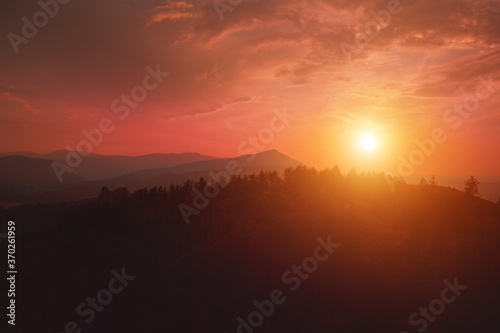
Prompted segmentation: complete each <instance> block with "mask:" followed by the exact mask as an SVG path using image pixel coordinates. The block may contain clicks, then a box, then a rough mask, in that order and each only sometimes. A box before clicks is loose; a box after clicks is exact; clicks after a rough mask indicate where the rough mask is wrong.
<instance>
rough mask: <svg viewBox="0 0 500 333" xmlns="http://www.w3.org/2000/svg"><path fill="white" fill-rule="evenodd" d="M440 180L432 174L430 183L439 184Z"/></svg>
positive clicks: (432, 184)
mask: <svg viewBox="0 0 500 333" xmlns="http://www.w3.org/2000/svg"><path fill="white" fill-rule="evenodd" d="M437 184H438V182H437V180H436V176H432V177H431V180H430V181H429V185H431V186H437Z"/></svg>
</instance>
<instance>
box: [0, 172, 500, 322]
mask: <svg viewBox="0 0 500 333" xmlns="http://www.w3.org/2000/svg"><path fill="white" fill-rule="evenodd" d="M202 197H204V198H202ZM180 207H190V208H191V209H193V211H192V212H194V211H196V212H195V213H192V214H190V215H189V224H188V223H186V218H185V217H186V216H185V214H184V215H183V211H182V209H181V208H180ZM0 214H1V218H2V220H11V219H12V220H15V221H16V224H17V225H18V226H19V230H18V239H19V243H20V245H19V249H18V254H19V258H18V262H19V263H22V269H23V275H20V281H19V286H22V287H20V288H19V290H20V296H19V298H20V302H19V304H23V305H22V309H20V313H21V311H22V313H25V314H26V315H27V316H28V315H29V317H30V322H27V321H25V322H24V323H25V325H27V327H28V328H33V327H36V328H37V330H41V331H52V332H54V331H56V330H57V329H58V328H60V327H63V326H62V325H64V323H65V322H67V321H68V320H70V319H72V318H74V317H75V313H74V308H75V306H76V305H77V304H78V303H80V302H81V301H82V300H85V299H86V297H88V296H89V295H91V294H94V295H95V292H97V291H98V290H100V289H102V288H103V284H105V283H107V281H108V280H109V272H110V270H111V269H119V268H121V267H127V272H128V273H129V274H132V275H135V276H137V278H136V279H135V280H134V281H133V283H132V284H131V285H130V287H127V289H126V291H124V292H123V293H122V294H123V295H122V294H120V295H119V297H118V296H117V297H116V301H113V304H111V305H110V306H109V307H107V308H106V311H104V312H103V313H101V314H99V315H98V316H97V318H96V320H95V322H93V323H92V327H88V329H87V331H90V332H111V331H123V332H139V331H148V332H163V331H164V328H165V327H170V328H174V329H176V331H180V332H200V331H204V332H225V331H228V332H230V331H235V329H236V324H237V322H236V320H235V318H236V317H237V316H239V315H244V314H247V313H249V312H250V311H251V309H252V301H253V300H255V299H258V300H261V299H264V298H265V297H268V296H269V292H270V291H271V290H273V289H275V288H277V287H279V286H280V285H281V282H280V278H281V275H282V273H283V272H284V271H286V270H287V269H289V268H290V266H291V265H292V264H294V263H298V262H301V261H302V259H304V258H305V257H307V256H310V255H311V251H312V250H313V249H314V246H315V244H316V239H317V238H318V237H326V236H328V235H331V236H332V239H333V240H334V242H336V243H340V244H342V246H341V247H340V248H339V249H338V251H336V252H335V255H334V256H332V257H331V259H329V261H328V262H326V263H325V265H324V266H322V268H320V270H319V271H318V272H317V273H315V275H314V276H313V277H311V279H310V280H308V281H304V286H303V287H301V289H300V290H299V291H297V292H296V293H295V294H294V296H293V297H295V298H293V297H291V296H290V297H289V301H287V303H286V304H285V305H284V306H282V307H281V308H280V309H279V310H277V311H276V313H275V314H274V315H273V316H272V317H271V318H269V319H266V323H265V324H264V325H263V326H262V328H260V329H259V330H260V331H261V332H278V331H290V332H292V331H294V332H306V331H311V332H320V331H322V332H330V331H335V332H362V331H371V332H387V331H389V330H392V331H398V332H399V331H402V330H405V329H406V330H409V329H410V328H408V327H407V326H408V314H409V313H412V312H413V311H416V310H418V307H419V306H420V305H423V304H426V302H427V304H428V302H429V300H430V299H432V298H433V297H434V293H435V292H439V290H441V289H442V280H443V279H444V278H449V279H451V278H453V277H454V276H460V279H461V280H464V281H466V283H469V284H471V285H474V289H473V290H474V291H471V292H470V293H469V295H470V296H469V297H470V299H467V297H468V296H464V303H463V306H464V307H463V308H460V307H459V308H457V309H455V311H454V312H452V311H451V310H450V316H449V317H445V319H443V320H442V321H440V322H438V323H436V324H435V326H434V327H435V328H436V329H437V328H439V329H442V330H443V331H445V329H448V330H449V331H452V332H468V331H471V330H476V331H477V330H480V329H487V328H488V329H490V328H492V327H494V326H492V325H494V324H495V323H496V319H495V318H496V317H495V315H494V314H496V313H497V312H498V311H497V312H495V310H499V309H500V305H499V302H498V299H500V291H498V289H497V288H496V289H495V286H496V284H497V282H496V281H498V279H499V278H500V267H499V264H498V263H497V262H498V261H497V260H493V258H497V257H498V255H500V246H499V242H498V239H499V237H500V205H498V204H496V205H495V204H493V203H491V202H488V201H485V200H482V199H480V198H477V197H475V196H473V195H468V194H466V193H464V192H461V191H458V190H454V189H451V188H445V187H441V186H437V185H436V184H434V185H429V184H422V185H408V184H405V183H404V182H402V181H400V180H395V179H391V178H387V177H386V176H384V175H383V174H377V173H361V174H359V173H357V172H355V171H351V172H349V173H348V174H347V175H343V174H342V173H341V172H340V171H339V169H338V168H332V169H328V170H321V171H318V170H315V169H311V168H307V167H303V166H300V167H297V168H291V169H287V170H286V171H285V172H284V174H283V175H279V174H278V173H276V172H261V173H259V174H255V175H240V176H233V177H232V178H231V179H229V180H227V181H226V180H221V181H220V182H218V183H208V182H207V181H206V180H205V179H203V178H202V179H199V180H198V181H187V182H185V183H184V184H182V185H168V186H158V187H155V188H151V189H142V190H139V191H136V192H134V193H129V192H128V191H127V190H126V189H123V188H122V189H114V190H110V189H107V188H103V189H102V191H101V194H100V195H99V197H98V198H97V199H95V200H91V201H88V202H82V203H65V204H59V205H30V206H23V207H16V208H11V209H8V210H0ZM493 289H494V290H496V291H493V292H492V290H493ZM471 290H472V287H471ZM429 297H432V298H430V299H428V298H429ZM360 300H362V301H360ZM115 302H116V304H115ZM469 306H470V307H469ZM471 308H473V309H474V314H475V316H473V317H471V316H468V315H467V313H468V311H469V310H470V309H471ZM481 309H483V310H484V311H483V313H482V314H481V313H480V314H478V313H479V312H480V311H481ZM124 314H125V315H124ZM451 314H453V315H451ZM490 314H491V316H490ZM478 316H479V317H478ZM360 318H363V320H360ZM471 318H472V319H471ZM19 321H20V322H22V321H21V320H19ZM478 322H480V323H479V324H478ZM405 325H406V326H405ZM450 327H454V328H453V329H450Z"/></svg>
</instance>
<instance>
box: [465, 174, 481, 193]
mask: <svg viewBox="0 0 500 333" xmlns="http://www.w3.org/2000/svg"><path fill="white" fill-rule="evenodd" d="M464 191H465V193H467V194H468V195H471V196H474V197H477V196H479V181H478V180H477V179H476V178H474V176H470V178H469V179H467V180H466V181H465V190H464Z"/></svg>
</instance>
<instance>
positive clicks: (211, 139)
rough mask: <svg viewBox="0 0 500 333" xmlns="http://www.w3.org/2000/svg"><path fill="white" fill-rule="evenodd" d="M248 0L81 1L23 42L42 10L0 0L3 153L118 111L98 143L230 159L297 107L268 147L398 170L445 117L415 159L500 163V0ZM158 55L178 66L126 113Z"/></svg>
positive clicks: (38, 145)
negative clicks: (127, 99) (128, 98)
mask: <svg viewBox="0 0 500 333" xmlns="http://www.w3.org/2000/svg"><path fill="white" fill-rule="evenodd" d="M44 2H52V1H51V0H42V1H41V3H44ZM61 2H64V1H62V0H61ZM239 2H240V1H237V0H232V1H231V2H229V1H223V2H216V6H217V8H218V11H219V12H218V11H217V10H216V8H215V7H216V6H214V2H213V1H204V0H197V1H195V0H192V1H156V0H145V1H139V0H136V1H131V0H120V1H118V0H105V1H92V2H90V1H79V0H72V1H69V2H68V3H67V4H64V5H62V4H59V5H58V6H59V10H58V12H57V13H55V14H54V15H53V17H50V18H49V19H48V23H47V24H46V25H45V26H42V27H40V28H38V30H39V31H38V32H37V33H36V34H35V36H33V37H32V38H27V39H26V41H27V42H26V43H20V44H18V45H17V46H15V45H14V46H13V43H12V40H13V39H12V38H13V37H12V36H13V35H10V36H11V37H10V38H9V35H8V34H9V33H11V32H12V33H14V34H16V35H18V36H21V37H22V27H23V24H25V23H24V22H23V21H22V18H23V17H27V19H28V21H29V22H33V15H34V14H35V13H37V12H38V11H40V10H42V9H41V7H40V5H39V4H38V3H37V1H34V0H31V1H26V0H23V1H16V0H4V1H2V4H0V8H1V14H0V26H1V30H2V34H3V37H2V44H1V47H0V69H1V77H0V133H1V141H0V152H9V151H33V152H40V153H47V152H50V151H54V150H58V149H64V148H65V147H66V146H68V145H69V146H71V147H72V148H75V149H76V145H77V144H78V143H79V142H80V141H81V140H83V139H85V136H84V135H83V134H82V131H83V130H88V131H90V130H92V129H95V128H97V127H98V126H99V123H100V121H101V120H102V119H103V118H109V119H111V120H112V123H113V126H115V127H116V128H115V130H114V131H112V132H111V133H108V134H104V136H103V140H102V143H101V144H99V145H96V146H95V147H93V152H94V153H98V154H105V155H109V154H119V155H142V154H149V153H158V152H161V153H169V152H175V153H182V152H199V153H202V154H207V155H214V156H221V157H222V156H227V157H231V156H237V155H241V154H240V151H239V150H240V149H239V148H238V147H241V145H242V143H243V142H244V141H245V140H247V138H248V137H249V136H257V134H258V133H259V132H260V131H261V130H262V129H263V128H269V126H270V121H271V120H272V119H273V117H275V112H284V110H286V112H287V113H289V114H290V115H293V119H290V120H289V124H287V125H286V126H285V127H284V128H281V127H280V129H282V130H280V131H279V132H276V133H273V135H274V138H273V139H272V140H270V142H269V143H267V144H265V145H264V144H262V145H261V146H263V147H262V149H263V150H268V149H277V150H279V151H280V152H282V153H284V154H287V155H289V156H290V157H292V158H294V159H296V160H299V161H301V162H303V163H305V164H307V165H310V166H315V167H318V168H325V167H332V166H334V165H336V164H337V165H339V166H340V167H341V169H342V170H344V171H347V170H349V169H350V168H351V167H356V168H357V169H358V170H370V169H371V170H377V171H384V170H387V171H392V172H396V171H397V170H398V165H399V164H400V160H399V157H400V156H402V157H404V158H405V159H409V158H410V155H411V154H412V152H414V151H415V150H416V149H417V148H418V147H417V145H416V143H415V141H416V140H419V141H420V142H422V141H425V140H427V141H425V142H428V140H429V139H432V137H433V134H432V133H433V131H435V129H436V128H441V129H442V135H441V136H440V137H441V138H442V137H443V136H444V135H446V138H447V139H446V140H444V142H441V143H435V144H434V146H435V149H432V150H433V151H432V152H431V153H429V154H428V155H429V156H427V155H426V156H425V160H424V161H422V163H421V165H418V166H416V167H415V172H416V173H418V174H431V173H432V174H438V175H470V174H475V175H478V176H481V175H497V176H500V154H499V151H500V130H499V129H500V114H499V107H498V105H499V102H500V84H498V82H499V80H500V2H499V1H492V0H413V1H409V0H404V1H401V3H400V4H398V1H395V0H390V1H388V0H385V1H378V0H367V1H364V0H306V1H294V0H286V1H285V0H280V1H278V0H243V1H241V3H239ZM230 3H233V4H236V6H233V5H229V4H230ZM238 3H239V4H238ZM224 6H226V7H224ZM229 6H230V7H229ZM51 8H52V7H51ZM221 8H222V9H221ZM228 9H230V10H228ZM391 11H392V13H391ZM375 13H378V14H375ZM375 17H377V20H376V18H375ZM38 18H39V19H40V18H42V19H43V17H42V16H40V15H39V16H38ZM221 18H223V20H221ZM388 18H390V22H388V21H389V20H388ZM384 20H385V22H384ZM42 23H43V22H42ZM367 28H368V35H367V34H366V29H367ZM24 30H26V29H24ZM370 36H371V37H370ZM22 38H24V37H22ZM367 38H368V39H367ZM356 45H357V46H356ZM355 47H356V50H354V48H355ZM16 48H17V51H18V52H17V53H16ZM346 50H347V51H346ZM348 53H349V54H350V56H349V55H348ZM148 66H149V67H150V68H152V69H155V68H157V66H159V68H160V69H161V71H163V72H168V73H169V75H168V77H164V78H162V80H163V82H161V83H159V84H158V86H157V87H156V88H155V89H151V90H150V91H148V92H147V97H146V98H145V99H144V101H142V102H140V103H138V106H137V107H135V108H133V109H132V108H130V112H129V115H128V116H127V117H126V118H124V119H120V113H117V112H113V108H112V104H113V102H114V101H115V100H116V99H119V98H120V97H121V95H122V94H128V95H130V94H131V90H132V89H133V88H134V87H136V86H138V85H142V84H143V81H144V80H143V79H144V77H145V75H147V74H148V70H146V67H148ZM148 82H149V84H150V85H152V84H153V83H155V81H154V79H151V80H149V81H148ZM488 82H490V83H488ZM117 105H118V104H117ZM117 105H115V106H117ZM123 105H125V104H123V103H122V104H121V106H123ZM454 105H456V106H457V107H456V109H455V110H453V107H454ZM461 106H463V107H461ZM450 109H451V110H450ZM468 109H471V110H472V111H467V110H468ZM276 110H278V111H276ZM280 125H281V123H280ZM266 133H267V132H266ZM366 135H369V136H371V137H372V138H373V140H374V141H376V142H372V143H373V146H371V145H370V143H368V144H367V143H366V142H365V143H364V144H363V143H362V142H363V140H364V139H366ZM363 138H364V139H363ZM366 148H369V149H366ZM427 148H429V146H428V147H427ZM429 149H430V148H429ZM434 150H435V151H434ZM415 156H416V155H415ZM415 156H414V157H415Z"/></svg>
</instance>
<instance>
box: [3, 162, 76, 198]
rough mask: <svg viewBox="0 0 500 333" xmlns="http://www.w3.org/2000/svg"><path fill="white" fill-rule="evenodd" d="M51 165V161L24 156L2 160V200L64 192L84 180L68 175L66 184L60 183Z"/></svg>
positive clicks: (74, 175)
mask: <svg viewBox="0 0 500 333" xmlns="http://www.w3.org/2000/svg"><path fill="white" fill-rule="evenodd" d="M51 163H52V161H51V160H47V159H41V158H28V157H24V156H8V157H2V158H0V200H5V199H8V198H10V197H13V196H15V195H20V194H23V193H30V192H36V191H45V190H62V189H64V188H65V187H68V186H71V184H73V183H76V182H80V181H82V180H83V178H82V177H80V176H79V175H77V174H75V173H73V174H68V176H67V178H66V182H65V183H64V184H61V183H59V181H58V180H57V178H56V177H55V175H54V171H53V170H52V166H51Z"/></svg>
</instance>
